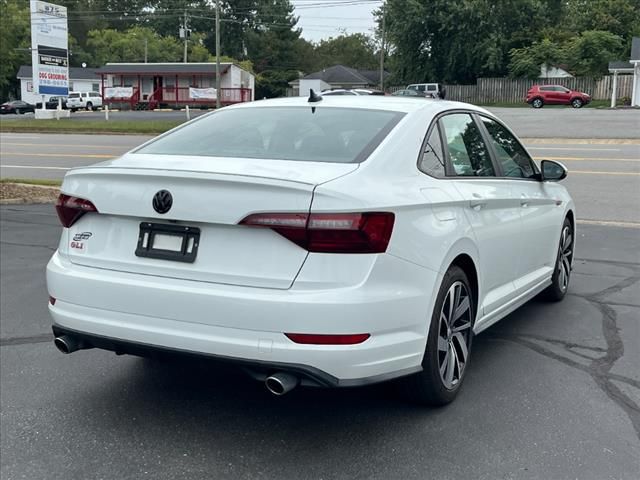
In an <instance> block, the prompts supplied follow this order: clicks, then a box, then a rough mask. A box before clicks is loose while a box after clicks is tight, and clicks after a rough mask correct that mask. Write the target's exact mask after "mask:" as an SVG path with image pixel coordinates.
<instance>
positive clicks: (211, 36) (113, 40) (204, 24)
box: [0, 0, 378, 98]
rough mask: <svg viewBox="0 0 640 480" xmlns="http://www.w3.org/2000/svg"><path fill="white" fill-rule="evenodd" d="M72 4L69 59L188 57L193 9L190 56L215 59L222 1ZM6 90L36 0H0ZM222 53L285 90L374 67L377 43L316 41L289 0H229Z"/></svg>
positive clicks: (261, 88)
mask: <svg viewBox="0 0 640 480" xmlns="http://www.w3.org/2000/svg"><path fill="white" fill-rule="evenodd" d="M55 3H58V4H60V5H64V6H66V7H67V9H68V24H69V51H70V56H69V62H70V66H74V67H79V66H82V65H83V64H85V65H87V67H100V66H102V65H104V64H105V63H107V62H143V61H144V60H145V59H146V60H147V61H148V62H181V61H183V48H184V46H183V40H181V39H180V38H179V36H178V32H179V28H180V27H181V26H182V24H183V23H184V20H185V13H186V16H187V26H188V28H189V30H190V31H191V35H190V38H189V41H188V54H187V59H188V61H190V62H207V61H214V60H215V57H214V53H215V4H214V3H213V2H210V1H208V0H58V1H57V2H55ZM0 7H1V9H2V15H1V17H2V20H1V21H2V28H0V66H1V68H2V71H1V72H0V91H1V94H2V97H1V98H6V96H7V95H9V94H10V93H13V95H16V94H17V90H18V89H19V85H18V82H17V80H16V78H15V75H16V73H17V71H18V68H19V66H20V65H22V64H27V65H28V64H30V63H31V57H30V53H29V47H30V24H29V4H28V2H27V1H26V0H0ZM220 10H221V15H220V18H221V23H220V39H221V54H222V61H233V62H236V63H238V64H240V65H241V66H242V67H244V68H246V69H248V70H250V71H252V72H253V73H255V74H256V88H257V92H256V97H257V98H262V97H265V96H266V97H275V96H281V95H284V94H285V93H286V88H287V87H288V82H289V81H291V80H293V79H296V78H298V77H299V76H300V75H301V74H306V73H311V72H315V71H318V70H321V69H322V68H325V67H328V66H331V65H334V64H338V63H341V64H344V65H349V66H352V67H354V68H361V69H374V68H376V66H377V64H378V60H377V59H378V57H377V53H376V52H377V45H376V42H375V41H374V39H373V38H371V37H369V36H367V35H363V34H352V35H347V34H344V35H339V36H337V37H333V38H330V39H327V40H322V41H320V42H317V43H311V42H309V41H307V40H305V39H303V38H302V37H301V30H300V29H299V28H297V26H296V25H297V21H298V19H297V17H295V16H294V14H293V5H292V4H291V2H290V0H222V1H221V2H220Z"/></svg>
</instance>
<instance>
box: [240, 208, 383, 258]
mask: <svg viewBox="0 0 640 480" xmlns="http://www.w3.org/2000/svg"><path fill="white" fill-rule="evenodd" d="M393 221H394V214H393V213H390V212H363V213H311V214H308V213H256V214H253V215H249V216H248V217H247V218H245V219H244V220H242V222H240V223H241V225H250V226H254V227H266V228H270V229H272V230H274V231H276V232H277V233H279V234H280V235H282V236H283V237H285V238H286V239H288V240H290V241H292V242H293V243H295V244H296V245H299V246H300V247H302V248H304V249H305V250H307V251H309V252H316V253H384V252H385V251H386V250H387V246H388V245H389V240H390V239H391V232H392V231H393Z"/></svg>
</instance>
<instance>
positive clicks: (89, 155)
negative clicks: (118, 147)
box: [2, 152, 116, 158]
mask: <svg viewBox="0 0 640 480" xmlns="http://www.w3.org/2000/svg"><path fill="white" fill-rule="evenodd" d="M4 155H8V156H12V155H14V156H18V157H76V158H116V156H115V155H106V154H102V153H87V154H79V153H22V152H20V153H18V152H3V153H2V156H4Z"/></svg>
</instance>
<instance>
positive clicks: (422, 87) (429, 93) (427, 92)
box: [407, 83, 444, 98]
mask: <svg viewBox="0 0 640 480" xmlns="http://www.w3.org/2000/svg"><path fill="white" fill-rule="evenodd" d="M407 90H415V91H417V92H420V93H422V94H423V95H424V96H425V97H431V98H444V97H443V92H444V88H443V87H442V86H441V85H440V84H439V83H413V84H411V85H408V86H407Z"/></svg>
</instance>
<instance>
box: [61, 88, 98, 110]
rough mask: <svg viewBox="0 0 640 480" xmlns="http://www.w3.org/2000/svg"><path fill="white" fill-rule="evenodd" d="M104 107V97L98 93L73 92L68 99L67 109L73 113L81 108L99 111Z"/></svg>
mask: <svg viewBox="0 0 640 480" xmlns="http://www.w3.org/2000/svg"><path fill="white" fill-rule="evenodd" d="M100 107H102V95H100V94H99V93H98V92H71V93H69V97H68V98H67V108H68V109H69V110H71V111H72V112H75V111H76V110H79V109H81V108H86V109H87V110H97V109H98V108H100Z"/></svg>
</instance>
